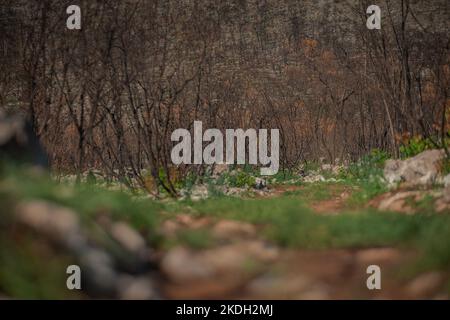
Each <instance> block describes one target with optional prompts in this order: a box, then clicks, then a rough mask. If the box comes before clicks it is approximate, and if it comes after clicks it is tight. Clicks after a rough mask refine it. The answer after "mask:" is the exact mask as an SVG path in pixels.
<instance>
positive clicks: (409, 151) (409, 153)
mask: <svg viewBox="0 0 450 320" xmlns="http://www.w3.org/2000/svg"><path fill="white" fill-rule="evenodd" d="M435 148H436V147H435V146H434V144H433V143H432V142H431V140H430V139H428V138H422V137H420V136H417V137H413V138H411V139H409V140H408V141H407V142H405V143H403V144H402V145H401V146H400V148H399V150H400V157H401V158H403V159H405V158H410V157H414V156H415V155H417V154H419V153H421V152H423V151H425V150H429V149H435Z"/></svg>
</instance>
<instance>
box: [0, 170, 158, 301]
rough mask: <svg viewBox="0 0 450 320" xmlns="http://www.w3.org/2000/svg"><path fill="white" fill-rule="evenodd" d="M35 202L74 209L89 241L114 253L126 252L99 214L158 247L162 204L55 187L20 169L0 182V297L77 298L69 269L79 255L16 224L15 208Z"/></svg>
mask: <svg viewBox="0 0 450 320" xmlns="http://www.w3.org/2000/svg"><path fill="white" fill-rule="evenodd" d="M31 200H45V201H50V202H52V203H56V204H60V205H62V206H65V207H68V208H72V209H73V210H74V212H76V213H77V214H78V215H79V218H80V221H81V224H82V226H83V227H84V232H85V233H87V234H88V235H89V239H90V241H95V242H96V243H97V245H99V246H104V247H106V248H107V249H108V250H110V251H111V253H112V254H113V255H116V254H123V250H122V252H119V251H117V245H115V244H114V243H113V242H112V240H111V238H110V237H109V236H108V235H107V234H106V232H105V231H104V230H102V228H101V227H100V226H99V225H98V224H97V222H96V221H97V218H98V217H99V216H100V215H107V216H108V217H109V218H110V219H111V220H112V221H118V220H120V221H126V222H127V223H129V224H130V225H132V226H133V227H135V228H136V229H137V230H139V231H140V232H141V234H142V235H144V236H145V237H147V239H148V241H149V242H150V243H153V244H154V245H159V244H158V243H157V240H158V237H157V233H156V231H157V225H158V221H159V216H158V211H159V209H160V208H161V205H160V204H158V203H155V202H151V201H144V200H135V199H133V198H132V197H130V196H129V195H127V194H125V193H122V192H112V191H107V190H104V189H101V188H98V187H95V186H92V185H81V186H74V187H73V186H67V185H64V184H57V183H55V182H53V181H51V180H50V178H49V177H48V176H46V175H45V174H36V173H30V172H29V171H28V170H27V169H24V168H22V169H20V168H18V169H17V170H12V171H10V173H9V174H8V175H7V176H6V177H3V178H0V294H5V295H7V296H10V297H14V298H23V299H28V298H30V299H31V298H33V299H55V298H56V299H62V298H79V296H78V295H77V294H76V293H73V292H71V291H69V290H67V288H66V278H67V275H66V273H65V271H66V268H67V266H68V265H70V264H73V263H74V262H76V261H75V257H74V256H72V255H71V254H70V253H68V252H64V251H63V250H61V248H56V247H53V246H52V245H50V243H48V242H47V241H46V240H45V239H43V238H42V237H39V236H38V235H36V234H34V233H33V232H31V231H30V230H28V229H26V228H23V227H21V226H20V225H18V224H17V223H16V222H15V220H14V216H13V214H12V213H13V211H14V207H15V206H16V205H17V204H18V203H19V202H21V201H31ZM114 246H116V248H115V247H114Z"/></svg>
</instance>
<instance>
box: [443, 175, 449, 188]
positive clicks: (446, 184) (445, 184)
mask: <svg viewBox="0 0 450 320" xmlns="http://www.w3.org/2000/svg"><path fill="white" fill-rule="evenodd" d="M442 180H443V183H444V187H446V188H447V187H450V174H448V175H446V176H445V177H444V178H443V179H442Z"/></svg>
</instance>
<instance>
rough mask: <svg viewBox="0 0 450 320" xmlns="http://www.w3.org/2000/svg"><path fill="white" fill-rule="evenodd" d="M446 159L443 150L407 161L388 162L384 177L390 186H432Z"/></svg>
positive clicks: (429, 151) (425, 152) (423, 153)
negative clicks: (401, 184)
mask: <svg viewBox="0 0 450 320" xmlns="http://www.w3.org/2000/svg"><path fill="white" fill-rule="evenodd" d="M444 157H445V152H444V151H443V150H427V151H424V152H422V153H420V154H418V155H416V156H415V157H412V158H409V159H406V160H392V159H391V160H387V161H386V164H385V167H384V177H385V179H386V181H387V183H388V184H389V185H390V186H393V185H395V184H397V183H404V184H406V185H407V186H419V185H425V186H427V185H431V184H433V183H435V181H436V180H437V178H438V176H439V173H440V171H441V167H442V161H443V159H444Z"/></svg>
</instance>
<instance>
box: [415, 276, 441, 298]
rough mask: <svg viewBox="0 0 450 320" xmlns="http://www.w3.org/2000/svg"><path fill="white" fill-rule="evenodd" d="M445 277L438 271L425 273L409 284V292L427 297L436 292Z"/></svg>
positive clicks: (416, 295)
mask: <svg viewBox="0 0 450 320" xmlns="http://www.w3.org/2000/svg"><path fill="white" fill-rule="evenodd" d="M443 280H444V279H443V277H442V275H441V274H440V273H438V272H430V273H425V274H422V275H420V276H419V277H417V278H416V279H414V280H413V281H412V282H410V284H409V285H408V286H407V290H408V293H409V294H411V295H412V296H413V297H416V298H419V297H420V298H425V297H428V296H429V295H431V294H433V293H436V292H435V291H437V290H438V289H439V288H440V287H441V285H442V284H443Z"/></svg>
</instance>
